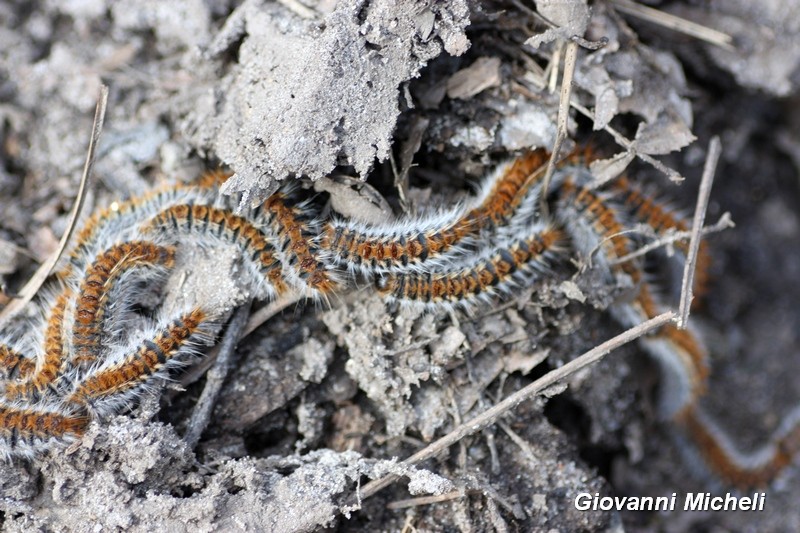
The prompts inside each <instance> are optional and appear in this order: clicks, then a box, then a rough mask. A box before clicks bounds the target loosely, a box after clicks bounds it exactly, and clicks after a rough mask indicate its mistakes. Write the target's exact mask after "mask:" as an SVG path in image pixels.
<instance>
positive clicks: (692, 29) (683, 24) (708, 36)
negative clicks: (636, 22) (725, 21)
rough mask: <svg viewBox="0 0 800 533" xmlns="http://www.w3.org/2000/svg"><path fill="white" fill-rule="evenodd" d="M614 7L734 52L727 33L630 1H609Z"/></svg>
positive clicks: (731, 39)
mask: <svg viewBox="0 0 800 533" xmlns="http://www.w3.org/2000/svg"><path fill="white" fill-rule="evenodd" d="M611 2H612V3H613V4H614V6H615V7H616V8H617V9H619V10H620V11H622V12H623V13H627V14H629V15H632V16H634V17H639V18H640V19H642V20H647V21H649V22H652V23H654V24H658V25H659V26H663V27H665V28H669V29H671V30H674V31H677V32H680V33H684V34H686V35H689V36H691V37H695V38H697V39H700V40H703V41H706V42H707V43H711V44H713V45H716V46H719V47H720V48H724V49H725V50H734V46H733V37H731V36H730V35H728V34H727V33H724V32H721V31H719V30H715V29H713V28H709V27H708V26H703V25H702V24H698V23H696V22H692V21H691V20H686V19H685V18H681V17H678V16H675V15H672V14H670V13H665V12H664V11H661V10H658V9H654V8H652V7H649V6H643V5H641V4H637V3H636V2H632V1H631V0H611Z"/></svg>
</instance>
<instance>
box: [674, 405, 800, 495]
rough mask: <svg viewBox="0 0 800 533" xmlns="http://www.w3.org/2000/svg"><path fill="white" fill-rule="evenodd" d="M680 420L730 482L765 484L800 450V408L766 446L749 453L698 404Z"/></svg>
mask: <svg viewBox="0 0 800 533" xmlns="http://www.w3.org/2000/svg"><path fill="white" fill-rule="evenodd" d="M677 421H678V423H679V424H680V425H681V426H682V427H683V429H684V430H685V431H686V432H687V433H688V435H689V437H691V439H692V440H693V441H694V442H695V444H696V445H697V448H698V450H699V452H700V454H701V455H702V457H703V459H704V461H705V462H706V464H707V465H709V467H710V468H711V469H712V470H713V471H714V472H715V473H716V474H717V475H719V477H721V478H722V479H723V480H724V481H726V482H727V483H730V484H732V485H735V486H736V487H739V488H741V489H746V488H753V487H763V486H764V485H766V484H768V483H769V482H770V481H772V480H773V479H775V477H777V475H778V474H779V473H780V472H781V471H782V470H783V469H784V468H786V467H787V466H788V465H790V464H791V463H792V461H793V459H794V457H795V456H796V455H797V453H798V452H800V409H795V410H794V412H793V413H790V414H789V416H787V417H785V418H784V422H783V423H782V424H781V427H780V428H779V429H778V430H777V431H776V432H775V434H774V435H773V436H772V438H771V439H770V440H769V442H768V443H767V444H766V445H765V446H763V447H762V448H760V449H758V450H756V451H754V452H752V453H749V454H745V453H742V452H740V451H739V450H737V449H736V446H735V444H734V443H733V442H732V441H731V439H730V438H729V437H728V436H727V435H726V434H725V432H724V431H723V430H722V429H720V428H719V427H717V425H716V424H715V423H714V422H713V421H712V420H711V419H710V418H709V417H708V416H706V415H705V414H704V413H703V412H702V411H701V410H700V409H699V408H698V407H692V408H689V409H686V410H685V411H684V412H682V413H680V415H679V416H678V417H677Z"/></svg>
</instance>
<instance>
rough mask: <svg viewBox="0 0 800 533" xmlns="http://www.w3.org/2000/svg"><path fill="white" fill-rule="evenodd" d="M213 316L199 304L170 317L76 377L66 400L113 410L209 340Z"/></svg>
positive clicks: (103, 410)
mask: <svg viewBox="0 0 800 533" xmlns="http://www.w3.org/2000/svg"><path fill="white" fill-rule="evenodd" d="M210 324H211V317H210V316H209V315H208V314H207V313H206V312H204V311H203V310H201V309H199V308H197V309H193V310H191V311H189V312H186V313H182V314H181V315H179V316H178V317H176V318H173V319H168V320H166V321H164V322H163V323H162V324H160V325H159V326H156V327H155V328H153V329H151V330H149V331H147V332H145V333H144V334H143V335H142V338H141V340H139V341H136V342H135V344H133V345H131V346H124V347H122V348H121V349H120V350H117V353H114V354H112V355H111V356H110V357H109V358H108V360H106V361H105V362H103V363H102V364H100V365H95V366H94V367H93V368H92V369H90V371H88V372H87V373H86V375H84V376H82V377H81V379H80V380H78V379H75V380H74V381H76V383H75V385H74V387H73V389H72V390H71V391H70V392H69V393H68V394H67V395H66V397H65V402H66V403H68V404H75V405H78V406H80V407H85V408H89V409H90V410H91V412H93V413H98V414H100V415H103V414H106V413H111V412H114V411H115V410H116V409H117V408H118V407H120V406H123V405H126V404H127V403H128V402H129V401H130V400H131V398H133V397H135V396H136V395H137V393H138V389H140V388H142V387H145V386H146V385H147V382H148V381H149V380H151V379H153V377H156V376H163V375H164V373H165V371H166V370H167V369H169V368H171V367H174V366H176V365H179V364H181V357H182V356H184V355H186V354H189V353H192V350H193V349H194V347H195V346H196V345H197V344H198V343H200V342H202V341H204V340H208V328H209V325H210Z"/></svg>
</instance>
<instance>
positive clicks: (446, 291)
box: [378, 223, 564, 309]
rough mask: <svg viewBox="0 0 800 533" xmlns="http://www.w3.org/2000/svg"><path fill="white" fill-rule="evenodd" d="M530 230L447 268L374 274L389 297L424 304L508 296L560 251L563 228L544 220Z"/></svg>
mask: <svg viewBox="0 0 800 533" xmlns="http://www.w3.org/2000/svg"><path fill="white" fill-rule="evenodd" d="M528 229H529V233H528V234H527V235H526V236H524V237H522V238H518V239H513V240H510V241H509V242H508V243H507V244H506V245H505V246H501V247H499V248H493V249H487V250H486V251H485V252H484V253H483V254H482V255H479V256H478V257H477V258H475V259H473V260H471V261H464V262H462V263H454V264H453V265H452V266H451V267H450V268H445V267H442V268H440V269H436V268H434V269H431V270H430V271H427V272H407V273H399V274H386V275H384V276H383V277H379V278H378V291H379V292H380V293H381V294H382V295H383V296H384V297H387V298H389V299H391V300H395V301H399V302H401V303H405V304H411V305H422V306H424V307H427V308H454V307H461V308H465V309H469V308H470V307H472V306H473V305H475V304H476V303H477V302H479V301H491V299H492V298H494V297H495V296H507V295H509V294H510V293H511V291H512V289H514V288H515V287H518V286H521V285H524V284H529V283H530V282H531V281H532V280H533V279H534V278H535V277H536V274H541V273H544V272H547V270H548V266H549V265H548V260H549V259H552V258H553V257H555V255H556V254H557V253H558V252H561V251H563V247H562V244H563V243H564V234H563V233H562V232H561V230H559V229H557V228H555V227H553V226H552V225H550V224H547V223H538V224H535V225H534V226H533V227H531V228H528Z"/></svg>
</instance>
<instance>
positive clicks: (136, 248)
mask: <svg viewBox="0 0 800 533" xmlns="http://www.w3.org/2000/svg"><path fill="white" fill-rule="evenodd" d="M174 262H175V249H174V248H172V247H165V246H159V245H157V244H154V243H152V242H148V241H132V242H123V243H120V244H115V245H113V246H111V247H110V248H109V249H107V250H106V251H105V252H103V253H101V254H100V255H98V256H97V257H96V258H95V260H94V262H93V263H92V264H91V265H90V266H89V267H88V268H87V269H86V274H85V275H84V277H83V280H82V281H81V284H80V290H79V292H78V295H77V298H76V306H75V311H74V325H73V327H72V348H73V353H72V358H71V359H72V361H71V363H72V364H86V363H91V362H93V361H95V360H96V359H97V357H98V355H99V352H100V350H101V348H102V346H101V342H100V341H101V338H102V334H103V333H108V334H109V336H111V335H113V334H114V332H107V331H104V330H105V329H106V328H105V322H106V315H107V313H108V310H109V309H108V308H109V305H110V304H111V303H112V302H111V301H112V300H117V302H114V305H116V306H120V305H121V304H120V303H119V302H118V301H119V300H123V301H124V300H126V297H124V295H123V293H124V292H126V289H127V290H128V291H129V290H131V289H133V288H134V287H135V285H134V284H133V283H132V282H131V280H130V279H127V280H124V281H120V279H121V278H123V277H126V276H128V277H129V275H130V274H131V273H132V272H133V271H136V274H134V277H136V276H139V275H141V274H142V272H141V269H145V270H148V271H153V272H155V273H156V274H162V273H165V272H166V271H168V270H169V269H171V268H172V266H173V265H174ZM118 281H119V283H118ZM116 286H119V287H122V288H121V289H119V290H115V288H116ZM112 296H113V297H112ZM120 312H121V310H115V313H117V314H118V313H120Z"/></svg>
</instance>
